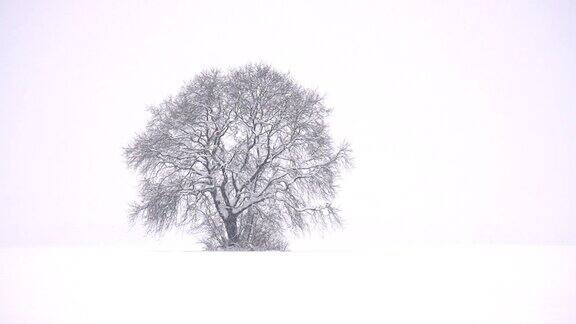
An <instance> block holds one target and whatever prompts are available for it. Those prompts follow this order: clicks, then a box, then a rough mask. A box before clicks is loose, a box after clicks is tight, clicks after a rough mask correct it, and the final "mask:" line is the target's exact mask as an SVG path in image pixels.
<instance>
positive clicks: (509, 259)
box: [0, 246, 576, 324]
mask: <svg viewBox="0 0 576 324" xmlns="http://www.w3.org/2000/svg"><path fill="white" fill-rule="evenodd" d="M224 321H234V323H245V322H246V323H394V324H398V323H418V324H421V323H442V324H449V323H458V324H462V323H490V324H497V323H503V324H504V323H505V324H514V323H519V324H520V323H522V324H530V323H534V324H536V323H538V324H541V323H562V324H564V323H565V324H569V323H576V247H574V246H466V247H465V246H462V247H426V248H423V247H389V248H385V249H380V250H379V251H378V252H365V253H363V252H352V251H348V252H331V253H330V252H290V253H224V252H221V253H218V252H215V253H202V252H185V251H175V250H174V251H154V250H145V249H128V248H122V249H111V248H4V249H0V323H43V324H50V323H58V324H66V323H106V324H110V323H123V324H124V323H138V324H143V323H166V324H171V323H218V322H224Z"/></svg>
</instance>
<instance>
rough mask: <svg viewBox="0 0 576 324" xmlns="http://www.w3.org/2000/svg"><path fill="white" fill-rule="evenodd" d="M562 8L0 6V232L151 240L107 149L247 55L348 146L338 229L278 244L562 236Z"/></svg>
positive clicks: (570, 154)
mask: <svg viewBox="0 0 576 324" xmlns="http://www.w3.org/2000/svg"><path fill="white" fill-rule="evenodd" d="M575 17H576V5H575V3H574V2H572V1H541V2H538V1H534V2H525V1H506V2H501V1H481V2H466V3H465V4H462V3H461V2H459V1H453V2H452V1H445V2H444V1H443V2H439V3H432V2H431V3H428V2H420V1H418V2H414V1H398V2H380V1H373V2H369V1H361V2H357V1H348V2H343V1H330V2H314V1H313V2H308V1H304V2H298V1H290V2H282V1H211V2H197V1H174V2H172V1H170V2H149V1H122V2H112V1H98V2H91V1H90V2H72V1H70V2H68V1H49V2H48V1H3V2H2V3H0V43H1V47H2V51H0V75H1V77H0V152H2V156H3V158H2V159H0V179H1V180H0V182H1V183H2V185H1V186H0V205H1V207H0V217H1V220H2V226H1V227H0V245H1V246H46V245H49V246H53V245H56V246H62V245H64V246H70V245H71V246H77V245H105V246H114V245H139V244H146V243H147V242H156V239H154V238H148V239H147V238H144V237H143V233H142V229H141V228H140V227H139V226H136V227H134V228H132V229H130V227H129V224H128V221H127V217H126V214H127V211H128V205H129V203H130V202H131V201H132V200H134V199H136V198H137V193H136V186H137V180H136V176H135V174H134V173H133V172H131V171H129V170H128V169H127V167H126V164H125V161H124V158H123V155H122V148H123V147H124V146H126V145H127V144H128V143H129V142H130V140H131V139H132V138H133V137H134V135H135V134H136V133H137V132H140V131H141V130H142V129H143V127H144V126H145V123H146V121H147V120H148V118H149V115H148V112H147V110H146V108H147V107H148V106H150V105H155V104H157V103H159V102H161V101H162V100H163V99H165V98H166V97H168V96H169V95H173V94H176V93H177V91H178V90H179V89H180V87H181V86H182V85H183V84H184V82H185V81H186V80H188V79H191V78H192V77H193V76H194V75H196V74H197V73H198V72H200V71H202V70H204V69H208V68H214V67H215V68H223V69H226V68H229V67H234V66H239V65H242V64H245V63H249V62H264V63H267V64H270V65H272V66H273V67H275V68H277V69H278V70H280V71H289V72H291V74H292V75H293V77H294V78H295V79H296V80H297V82H300V83H302V84H304V85H306V86H309V87H312V88H316V89H318V90H319V91H320V92H321V93H323V94H324V95H325V97H326V103H327V104H328V105H329V106H330V107H332V108H333V115H332V117H331V125H332V132H333V135H334V137H335V138H336V140H338V141H341V140H347V141H349V142H350V143H351V144H352V148H353V150H354V152H353V154H354V158H355V160H354V164H355V167H354V169H352V170H351V171H349V172H347V173H345V174H344V177H343V181H341V183H340V185H341V189H340V191H339V196H338V198H337V200H336V204H337V205H338V206H339V207H340V209H341V215H342V217H343V218H344V219H345V221H346V227H345V229H344V230H343V231H334V232H330V233H326V234H325V235H324V238H322V237H321V236H319V235H312V236H310V237H301V238H300V239H296V240H295V241H294V242H293V243H294V244H293V246H292V247H293V248H304V249H316V248H320V249H357V248H366V247H371V246H372V247H373V246H379V245H381V244H406V243H409V244H412V243H415V244H420V243H422V244H451V243H529V244H542V243H568V244H574V243H575V242H576V220H575V217H574V216H575V215H576V203H575V200H574V194H575V193H576V168H575V165H576V143H575V141H574V136H575V132H576V124H575V123H576V118H575V117H576V109H575V107H574V103H575V102H576V98H575V96H576V92H574V85H575V84H576V59H575V58H576V25H575ZM162 241H163V242H173V243H174V242H179V243H177V244H180V245H181V246H191V244H193V243H194V239H193V238H191V237H190V236H187V235H181V234H178V233H172V234H169V235H167V237H166V238H164V239H163V240H162ZM175 244H176V243H175Z"/></svg>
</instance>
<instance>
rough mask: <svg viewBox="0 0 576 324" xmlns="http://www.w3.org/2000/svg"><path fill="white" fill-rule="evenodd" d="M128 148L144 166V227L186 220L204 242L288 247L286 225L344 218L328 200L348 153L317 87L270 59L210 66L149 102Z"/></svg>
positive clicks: (138, 208)
mask: <svg viewBox="0 0 576 324" xmlns="http://www.w3.org/2000/svg"><path fill="white" fill-rule="evenodd" d="M151 112H152V119H151V121H150V122H149V124H148V125H147V127H146V130H145V131H144V132H143V133H142V134H140V135H138V136H137V137H136V139H135V140H134V142H133V143H132V144H131V145H130V146H129V147H127V148H126V149H125V155H126V158H127V160H128V164H129V166H130V167H132V168H134V169H136V170H137V171H138V172H139V173H140V174H141V175H142V180H141V189H140V195H141V201H140V202H138V203H135V204H134V206H133V211H132V214H131V218H132V219H133V220H137V219H141V220H143V222H144V223H145V225H147V228H148V229H149V230H150V231H155V232H163V231H165V230H167V229H169V228H171V227H173V226H185V227H188V228H191V229H193V230H195V231H198V232H201V233H203V234H204V236H203V239H204V243H205V245H206V247H207V248H208V249H211V248H218V247H228V246H238V247H241V248H253V249H284V248H285V247H286V242H285V240H284V232H285V231H286V230H306V229H308V228H309V227H310V225H312V224H320V225H327V224H340V219H339V217H338V214H337V212H336V210H335V209H334V208H333V207H332V205H331V204H330V201H331V200H332V199H333V197H334V195H335V188H336V186H335V180H336V179H337V178H338V176H339V172H340V170H341V169H342V167H343V166H346V165H347V164H348V163H349V153H350V151H349V148H348V145H346V144H342V145H340V146H339V147H338V148H335V147H334V145H333V143H332V140H331V137H330V135H329V133H328V128H327V124H326V117H327V116H328V114H329V109H327V108H326V107H325V106H324V104H323V102H322V97H321V96H320V95H319V94H318V93H317V92H315V91H312V90H309V89H305V88H303V87H301V86H299V85H297V84H296V83H295V82H294V81H293V80H292V78H291V77H290V76H289V75H288V74H283V73H279V72H277V71H275V70H273V69H272V68H271V67H269V66H267V65H262V64H257V65H247V66H244V67H241V68H238V69H233V70H231V71H228V72H227V73H222V72H221V71H219V70H210V71H206V72H203V73H201V74H200V75H198V76H197V77H196V78H194V79H193V80H192V81H190V82H189V83H187V84H186V85H185V86H184V87H183V88H182V89H181V91H180V93H179V94H178V95H176V96H175V97H171V98H168V99H167V100H165V101H164V102H163V103H162V104H160V105H159V106H157V107H153V108H152V109H151Z"/></svg>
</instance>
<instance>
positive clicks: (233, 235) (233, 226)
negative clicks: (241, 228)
mask: <svg viewBox="0 0 576 324" xmlns="http://www.w3.org/2000/svg"><path fill="white" fill-rule="evenodd" d="M224 226H225V227H226V234H227V235H228V245H236V243H238V225H237V223H236V217H235V216H230V217H228V219H226V220H225V221H224Z"/></svg>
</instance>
